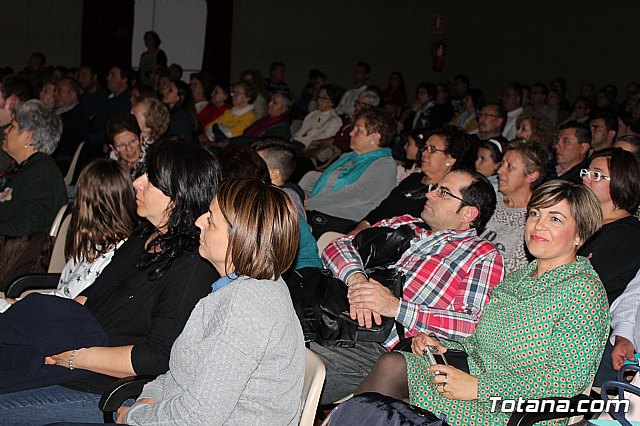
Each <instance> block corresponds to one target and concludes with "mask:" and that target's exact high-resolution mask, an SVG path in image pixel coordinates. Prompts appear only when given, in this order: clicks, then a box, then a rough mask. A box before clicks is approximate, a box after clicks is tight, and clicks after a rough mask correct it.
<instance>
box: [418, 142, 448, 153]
mask: <svg viewBox="0 0 640 426" xmlns="http://www.w3.org/2000/svg"><path fill="white" fill-rule="evenodd" d="M422 151H423V152H424V151H426V152H428V153H429V154H435V152H436V151H440V152H447V151H446V150H444V149H439V148H436V147H435V146H433V145H429V144H427V145H425V146H424V148H422Z"/></svg>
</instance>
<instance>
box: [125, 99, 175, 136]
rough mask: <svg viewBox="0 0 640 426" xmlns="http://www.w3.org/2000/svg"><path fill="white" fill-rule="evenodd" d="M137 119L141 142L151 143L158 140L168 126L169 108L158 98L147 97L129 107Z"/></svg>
mask: <svg viewBox="0 0 640 426" xmlns="http://www.w3.org/2000/svg"><path fill="white" fill-rule="evenodd" d="M131 113H132V114H133V115H134V116H135V117H136V120H137V121H138V127H140V137H141V142H142V143H143V144H147V145H151V144H152V143H154V142H155V141H157V140H160V138H162V136H164V134H165V133H167V129H168V128H169V108H167V106H166V105H165V104H164V103H162V102H160V101H159V100H158V98H155V97H154V98H147V99H145V100H143V101H142V102H140V103H138V104H136V105H134V107H133V108H131Z"/></svg>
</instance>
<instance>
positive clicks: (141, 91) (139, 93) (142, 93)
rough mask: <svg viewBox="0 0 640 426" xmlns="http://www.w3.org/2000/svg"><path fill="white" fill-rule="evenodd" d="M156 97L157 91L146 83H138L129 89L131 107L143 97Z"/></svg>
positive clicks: (143, 98)
mask: <svg viewBox="0 0 640 426" xmlns="http://www.w3.org/2000/svg"><path fill="white" fill-rule="evenodd" d="M149 98H156V99H158V93H156V91H155V90H153V87H151V86H147V85H146V84H138V85H136V86H135V87H133V88H132V89H131V99H130V101H131V108H132V109H133V107H135V106H136V105H137V104H139V103H140V102H142V101H144V100H145V99H149Z"/></svg>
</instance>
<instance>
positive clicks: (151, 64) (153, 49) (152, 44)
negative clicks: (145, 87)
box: [138, 31, 167, 84]
mask: <svg viewBox="0 0 640 426" xmlns="http://www.w3.org/2000/svg"><path fill="white" fill-rule="evenodd" d="M160 43H162V40H160V36H159V35H158V33H156V32H154V31H147V32H146V33H144V45H145V47H146V48H147V50H146V51H144V52H142V54H141V55H140V63H139V65H138V70H139V71H140V82H141V83H142V84H152V82H151V79H150V74H151V72H152V71H153V69H154V68H155V66H156V65H162V66H165V67H166V66H167V54H166V53H164V51H163V50H162V49H160Z"/></svg>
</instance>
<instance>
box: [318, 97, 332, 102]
mask: <svg viewBox="0 0 640 426" xmlns="http://www.w3.org/2000/svg"><path fill="white" fill-rule="evenodd" d="M318 100H319V101H330V100H331V98H330V97H328V96H318Z"/></svg>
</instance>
